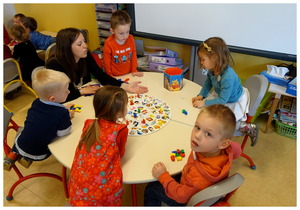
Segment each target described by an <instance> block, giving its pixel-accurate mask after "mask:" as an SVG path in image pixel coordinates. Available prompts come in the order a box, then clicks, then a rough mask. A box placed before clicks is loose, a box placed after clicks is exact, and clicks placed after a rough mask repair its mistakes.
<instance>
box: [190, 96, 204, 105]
mask: <svg viewBox="0 0 300 210" xmlns="http://www.w3.org/2000/svg"><path fill="white" fill-rule="evenodd" d="M196 100H203V96H201V95H198V96H196V97H194V98H192V103H194V101H196Z"/></svg>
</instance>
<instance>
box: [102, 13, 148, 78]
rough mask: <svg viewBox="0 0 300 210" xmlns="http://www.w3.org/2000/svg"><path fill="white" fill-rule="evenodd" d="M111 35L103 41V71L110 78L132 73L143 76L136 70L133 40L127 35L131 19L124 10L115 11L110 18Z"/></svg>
mask: <svg viewBox="0 0 300 210" xmlns="http://www.w3.org/2000/svg"><path fill="white" fill-rule="evenodd" d="M110 25H111V28H110V32H111V33H112V35H111V36H110V37H108V38H107V39H106V40H105V43H104V49H103V55H104V56H103V62H104V70H105V72H106V73H107V74H108V75H110V76H120V75H124V74H128V73H130V72H131V73H132V75H133V76H139V77H141V76H143V73H142V72H138V70H137V66H138V64H137V55H136V47H135V42H134V38H133V36H132V35H131V34H129V30H130V25H131V19H130V16H129V15H128V13H127V12H126V11H124V10H117V11H115V12H114V13H113V14H112V16H111V18H110Z"/></svg>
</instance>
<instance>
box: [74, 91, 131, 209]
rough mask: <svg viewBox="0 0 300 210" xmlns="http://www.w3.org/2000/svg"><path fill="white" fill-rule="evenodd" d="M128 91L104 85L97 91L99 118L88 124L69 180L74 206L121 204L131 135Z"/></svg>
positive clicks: (86, 123) (96, 113) (89, 120)
mask: <svg viewBox="0 0 300 210" xmlns="http://www.w3.org/2000/svg"><path fill="white" fill-rule="evenodd" d="M127 103H128V97H127V93H126V91H125V90H123V89H122V88H120V87H116V86H104V87H101V88H100V89H99V90H97V92H96V94H95V96H94V100H93V105H94V110H95V116H96V119H88V120H86V121H85V123H84V127H83V132H82V135H81V139H80V141H79V144H78V146H77V149H76V152H75V157H74V160H73V164H72V167H71V173H70V180H69V186H68V187H69V193H70V200H69V204H70V205H71V206H121V201H122V199H121V198H122V194H123V189H122V185H123V179H122V169H121V163H120V162H121V157H122V156H123V155H124V152H125V144H126V141H127V136H128V128H127V125H126V124H119V123H117V121H119V119H120V118H123V119H124V118H125V116H126V114H127Z"/></svg>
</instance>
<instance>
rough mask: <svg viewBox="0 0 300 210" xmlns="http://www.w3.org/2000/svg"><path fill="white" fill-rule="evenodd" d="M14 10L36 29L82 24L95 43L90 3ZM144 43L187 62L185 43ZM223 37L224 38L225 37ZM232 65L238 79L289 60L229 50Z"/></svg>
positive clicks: (92, 44)
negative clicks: (34, 24)
mask: <svg viewBox="0 0 300 210" xmlns="http://www.w3.org/2000/svg"><path fill="white" fill-rule="evenodd" d="M14 5H15V8H16V12H17V13H24V14H25V15H27V16H32V17H34V18H35V19H36V20H37V21H38V31H43V30H47V31H54V32H58V31H59V30H60V29H62V28H66V27H76V28H85V29H88V31H89V36H90V42H89V46H90V49H91V50H94V49H96V48H98V47H99V39H98V31H97V24H96V14H95V7H94V4H14ZM137 38H138V39H142V40H144V45H145V46H147V45H149V46H161V47H167V48H169V49H170V50H174V51H176V52H178V54H179V57H180V58H182V59H183V62H186V63H189V60H190V49H191V46H189V45H182V44H176V43H171V42H164V41H157V40H152V39H146V38H140V37H137ZM225 41H226V40H225ZM232 56H233V59H234V61H235V65H234V66H233V68H234V69H235V71H236V72H237V74H238V75H239V77H241V78H242V79H246V78H248V77H249V76H251V75H253V74H259V73H260V72H262V71H264V70H266V65H269V64H272V65H278V64H281V63H287V64H291V62H286V61H281V60H274V59H268V58H263V57H257V56H251V55H244V54H239V53H232Z"/></svg>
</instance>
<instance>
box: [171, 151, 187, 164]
mask: <svg viewBox="0 0 300 210" xmlns="http://www.w3.org/2000/svg"><path fill="white" fill-rule="evenodd" d="M184 157H185V152H184V150H183V149H181V150H180V149H177V150H174V151H172V152H171V154H170V158H171V160H172V161H175V159H176V160H177V161H181V160H182V158H184Z"/></svg>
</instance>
